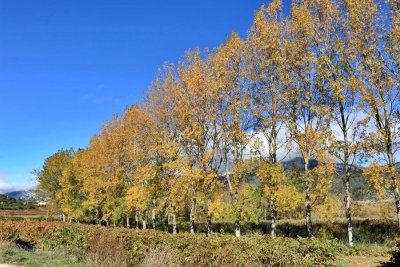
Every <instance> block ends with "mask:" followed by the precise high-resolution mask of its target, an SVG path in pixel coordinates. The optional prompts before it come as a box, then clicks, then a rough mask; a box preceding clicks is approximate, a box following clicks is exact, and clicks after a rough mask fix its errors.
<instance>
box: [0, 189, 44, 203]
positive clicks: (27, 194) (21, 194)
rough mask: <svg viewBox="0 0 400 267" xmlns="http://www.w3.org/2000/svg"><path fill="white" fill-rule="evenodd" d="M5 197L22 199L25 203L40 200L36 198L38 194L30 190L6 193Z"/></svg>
mask: <svg viewBox="0 0 400 267" xmlns="http://www.w3.org/2000/svg"><path fill="white" fill-rule="evenodd" d="M4 195H6V196H9V197H13V198H16V199H20V200H23V201H34V200H38V197H37V196H36V193H35V191H34V190H28V191H14V192H9V193H5V194H4Z"/></svg>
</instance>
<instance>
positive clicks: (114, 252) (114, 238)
mask: <svg viewBox="0 0 400 267" xmlns="http://www.w3.org/2000/svg"><path fill="white" fill-rule="evenodd" d="M220 226H221V227H223V228H226V227H228V226H227V225H220ZM342 227H343V225H342V223H316V231H317V234H316V238H315V239H313V240H309V239H307V238H302V237H300V236H302V235H303V233H304V232H305V229H304V226H302V225H301V224H299V223H297V222H288V221H286V222H283V223H280V224H279V225H278V230H279V233H280V235H281V236H280V237H277V238H275V239H272V238H270V237H269V236H268V235H266V234H262V231H261V230H257V229H253V227H251V225H248V226H247V228H246V227H245V229H247V230H245V232H244V235H243V236H242V237H240V238H235V237H234V236H233V235H231V234H230V233H229V229H227V230H228V231H226V232H225V233H224V234H220V233H214V234H213V235H212V236H210V237H208V236H207V235H205V234H196V235H190V234H187V233H179V234H177V235H172V234H168V233H164V232H161V231H154V230H146V231H143V230H139V229H126V228H106V227H101V226H94V225H85V224H68V223H61V222H47V221H38V220H18V221H15V220H9V219H7V220H1V221H0V241H1V242H2V244H3V245H2V246H1V247H0V261H2V262H4V263H11V264H22V265H24V266H340V267H345V266H349V267H350V266H356V267H358V266H396V265H395V263H394V262H393V263H389V261H390V258H391V257H392V255H397V254H393V252H394V251H395V248H396V243H395V239H396V237H398V234H397V232H396V226H395V224H394V223H393V222H392V221H378V220H365V221H357V222H355V230H356V232H355V234H356V236H357V237H358V239H357V241H358V242H357V243H356V246H355V248H353V249H350V248H349V247H347V246H346V245H345V235H344V234H343V233H342V232H343V228H342ZM228 228H229V227H228ZM262 228H268V226H262V227H260V228H259V229H262ZM289 229H290V231H288V230H289ZM110 244H112V246H110ZM399 248H400V247H399ZM399 248H397V250H398V249H399ZM395 258H396V257H393V261H394V259H395ZM360 264H362V265H360ZM397 264H398V262H397Z"/></svg>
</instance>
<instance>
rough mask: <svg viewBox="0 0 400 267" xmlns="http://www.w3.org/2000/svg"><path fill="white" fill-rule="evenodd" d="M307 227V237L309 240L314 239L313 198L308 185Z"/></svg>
mask: <svg viewBox="0 0 400 267" xmlns="http://www.w3.org/2000/svg"><path fill="white" fill-rule="evenodd" d="M306 226H307V236H308V237H309V238H313V237H314V235H313V232H312V221H311V196H310V188H309V187H308V185H307V188H306Z"/></svg>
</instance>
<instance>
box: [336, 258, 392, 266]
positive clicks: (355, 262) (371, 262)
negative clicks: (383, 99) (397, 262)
mask: <svg viewBox="0 0 400 267" xmlns="http://www.w3.org/2000/svg"><path fill="white" fill-rule="evenodd" d="M389 260H390V258H389V257H366V256H349V257H344V258H341V259H339V260H338V265H339V266H348V267H383V266H390V265H387V263H388V262H389Z"/></svg>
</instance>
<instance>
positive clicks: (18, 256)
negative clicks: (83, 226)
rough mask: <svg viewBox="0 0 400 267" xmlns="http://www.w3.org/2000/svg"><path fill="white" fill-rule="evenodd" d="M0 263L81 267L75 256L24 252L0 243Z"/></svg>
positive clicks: (21, 249)
mask: <svg viewBox="0 0 400 267" xmlns="http://www.w3.org/2000/svg"><path fill="white" fill-rule="evenodd" d="M0 262H1V263H8V264H12V265H17V266H32V267H36V266H49V267H50V266H55V267H56V266H68V267H69V266H71V267H83V266H86V264H85V263H83V262H81V261H80V260H79V259H78V258H77V257H76V256H73V255H70V254H66V253H63V252H60V251H46V250H39V249H37V250H36V249H34V250H26V249H23V248H21V247H18V246H17V245H15V244H12V243H2V244H1V245H0Z"/></svg>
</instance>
